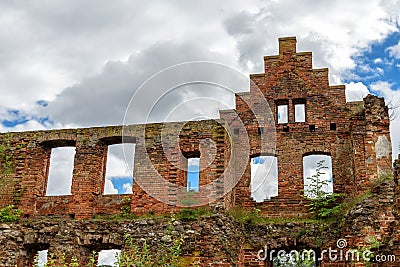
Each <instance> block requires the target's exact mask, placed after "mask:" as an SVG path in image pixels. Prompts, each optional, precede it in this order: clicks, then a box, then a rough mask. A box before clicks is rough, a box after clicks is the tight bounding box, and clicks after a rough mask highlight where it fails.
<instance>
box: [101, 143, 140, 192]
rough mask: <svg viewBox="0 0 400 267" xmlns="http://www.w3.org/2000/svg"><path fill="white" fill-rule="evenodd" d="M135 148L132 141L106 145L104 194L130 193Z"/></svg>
mask: <svg viewBox="0 0 400 267" xmlns="http://www.w3.org/2000/svg"><path fill="white" fill-rule="evenodd" d="M135 148H136V145H135V144H133V143H123V144H113V145H109V146H108V150H107V163H106V175H105V180H104V195H112V194H115V195H121V194H132V185H133V166H134V158H135Z"/></svg>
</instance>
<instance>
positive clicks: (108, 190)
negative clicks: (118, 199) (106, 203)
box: [104, 178, 118, 195]
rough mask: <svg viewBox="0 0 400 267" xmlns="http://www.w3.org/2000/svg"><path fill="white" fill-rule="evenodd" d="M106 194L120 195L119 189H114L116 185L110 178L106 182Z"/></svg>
mask: <svg viewBox="0 0 400 267" xmlns="http://www.w3.org/2000/svg"><path fill="white" fill-rule="evenodd" d="M104 194H105V195H113V194H118V189H116V188H115V187H114V184H113V183H112V181H111V180H110V179H109V178H106V179H105V180H104Z"/></svg>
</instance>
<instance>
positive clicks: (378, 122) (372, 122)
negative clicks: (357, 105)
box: [364, 95, 392, 183]
mask: <svg viewBox="0 0 400 267" xmlns="http://www.w3.org/2000/svg"><path fill="white" fill-rule="evenodd" d="M364 108H365V123H366V124H365V137H364V144H365V168H366V178H367V181H368V182H369V183H371V182H374V181H376V180H377V179H378V178H379V176H380V175H381V174H385V173H387V174H388V173H391V171H392V148H391V141H390V132H389V125H390V120H389V113H388V107H387V106H386V105H385V101H384V99H383V98H379V97H377V96H373V95H368V96H366V97H365V98H364Z"/></svg>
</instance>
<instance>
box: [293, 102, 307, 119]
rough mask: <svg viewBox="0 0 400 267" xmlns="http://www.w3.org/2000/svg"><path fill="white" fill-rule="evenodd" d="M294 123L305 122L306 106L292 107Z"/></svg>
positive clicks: (297, 105) (296, 105)
mask: <svg viewBox="0 0 400 267" xmlns="http://www.w3.org/2000/svg"><path fill="white" fill-rule="evenodd" d="M294 121H295V122H305V121H306V105H305V104H295V105H294Z"/></svg>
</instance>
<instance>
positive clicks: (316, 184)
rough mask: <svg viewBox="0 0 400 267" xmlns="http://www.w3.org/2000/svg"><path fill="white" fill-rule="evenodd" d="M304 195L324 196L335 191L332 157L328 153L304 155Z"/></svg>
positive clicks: (312, 196)
mask: <svg viewBox="0 0 400 267" xmlns="http://www.w3.org/2000/svg"><path fill="white" fill-rule="evenodd" d="M303 176H304V195H305V196H306V197H309V198H318V197H324V196H327V195H329V194H332V192H333V175H332V158H331V157H330V156H327V155H309V156H305V157H303Z"/></svg>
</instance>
